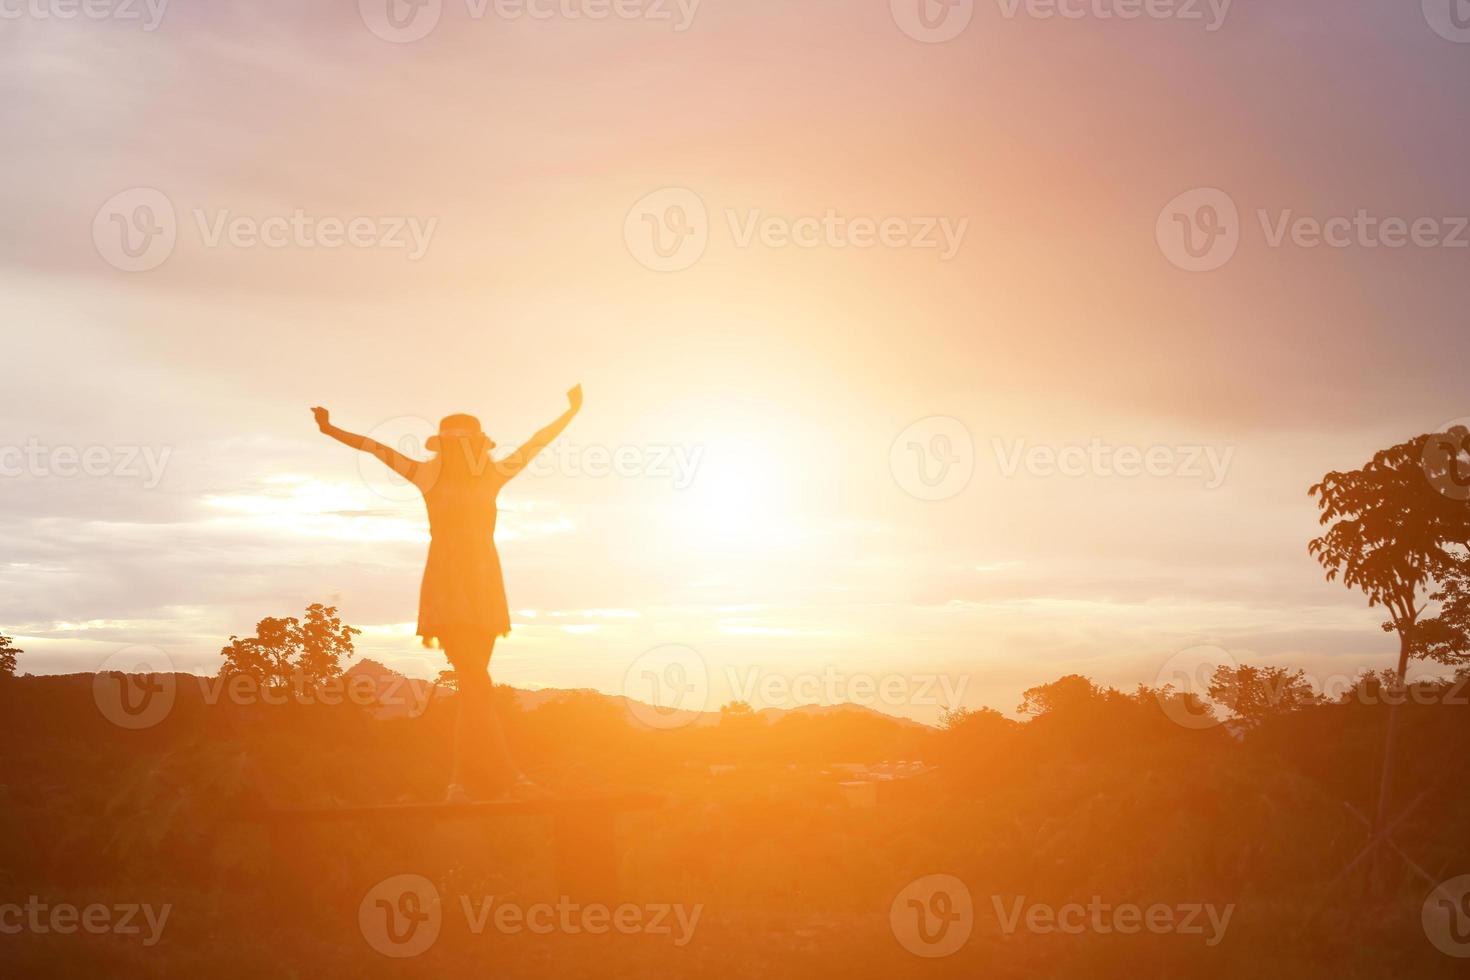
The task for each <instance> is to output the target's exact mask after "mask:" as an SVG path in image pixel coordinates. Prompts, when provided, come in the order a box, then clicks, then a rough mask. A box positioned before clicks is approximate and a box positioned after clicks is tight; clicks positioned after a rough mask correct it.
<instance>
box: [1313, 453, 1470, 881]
mask: <svg viewBox="0 0 1470 980" xmlns="http://www.w3.org/2000/svg"><path fill="white" fill-rule="evenodd" d="M1467 459H1470V431H1467V430H1466V429H1465V427H1464V426H1456V427H1452V428H1450V429H1449V430H1447V431H1445V432H1435V433H1428V434H1425V435H1422V436H1417V437H1416V438H1414V439H1410V440H1409V441H1408V442H1402V443H1399V444H1398V445H1396V446H1391V447H1390V448H1388V449H1384V450H1382V451H1380V452H1378V453H1376V454H1375V455H1374V456H1373V458H1372V459H1371V460H1369V461H1368V463H1367V464H1365V465H1364V466H1363V467H1362V468H1361V469H1356V470H1351V471H1349V472H1346V473H1338V472H1332V473H1328V474H1327V475H1326V476H1324V477H1323V478H1322V482H1321V483H1318V484H1316V485H1315V486H1313V487H1312V488H1311V489H1310V490H1309V491H1308V493H1309V494H1310V495H1311V496H1313V497H1316V498H1317V506H1318V508H1319V509H1320V510H1321V516H1320V522H1321V523H1322V524H1323V525H1331V526H1330V527H1328V529H1327V533H1326V534H1324V535H1322V536H1321V537H1319V538H1315V539H1313V540H1312V542H1311V543H1310V544H1309V545H1308V546H1307V547H1308V550H1309V551H1310V552H1311V554H1312V556H1313V557H1315V558H1316V559H1317V561H1318V562H1319V563H1321V565H1322V567H1323V568H1324V569H1326V571H1327V580H1328V581H1329V582H1330V581H1333V580H1335V579H1338V578H1341V579H1342V583H1343V585H1345V586H1347V587H1348V588H1350V589H1361V590H1362V591H1363V593H1364V594H1365V595H1367V596H1368V605H1369V606H1370V607H1371V606H1380V605H1381V606H1383V607H1384V609H1386V610H1387V611H1388V616H1389V618H1388V620H1387V622H1385V623H1384V624H1383V629H1384V630H1385V631H1386V632H1396V633H1397V634H1398V637H1399V658H1398V665H1397V669H1396V670H1395V672H1394V680H1395V682H1396V685H1397V688H1398V690H1399V691H1401V690H1402V689H1403V686H1404V677H1405V674H1406V673H1407V671H1408V668H1409V661H1410V660H1411V659H1413V658H1415V657H1434V656H1436V655H1437V654H1438V656H1440V657H1442V656H1448V655H1453V654H1454V653H1455V651H1463V650H1464V647H1465V633H1464V630H1465V627H1466V622H1465V618H1464V615H1463V608H1464V606H1463V603H1462V602H1460V600H1459V598H1458V597H1459V596H1460V595H1461V594H1462V593H1461V590H1460V586H1458V585H1457V584H1456V583H1463V574H1464V568H1465V548H1466V546H1467V545H1470V466H1467V465H1466V461H1467ZM1435 583H1438V584H1439V589H1438V591H1434V587H1435ZM1435 601H1440V602H1441V605H1442V608H1441V611H1440V614H1439V615H1438V616H1435V617H1430V618H1428V619H1426V618H1424V613H1425V611H1426V608H1427V607H1428V606H1429V605H1431V604H1432V603H1434V602H1435ZM1457 630H1458V634H1457ZM1401 701H1402V698H1399V697H1395V698H1394V699H1393V702H1392V705H1391V707H1390V708H1389V714H1388V732H1387V735H1386V736H1385V741H1384V749H1383V771H1382V775H1381V777H1380V780H1379V788H1378V807H1377V811H1376V815H1375V818H1374V822H1373V832H1374V837H1373V843H1372V844H1370V847H1373V848H1374V849H1375V850H1374V859H1375V866H1376V861H1377V857H1378V850H1377V845H1378V843H1379V838H1380V835H1381V833H1382V832H1383V828H1384V827H1385V824H1386V821H1387V819H1388V808H1389V800H1390V797H1391V795H1392V790H1393V775H1394V748H1395V742H1396V739H1397V733H1398V717H1399V704H1400V702H1401ZM1373 877H1375V878H1376V875H1373Z"/></svg>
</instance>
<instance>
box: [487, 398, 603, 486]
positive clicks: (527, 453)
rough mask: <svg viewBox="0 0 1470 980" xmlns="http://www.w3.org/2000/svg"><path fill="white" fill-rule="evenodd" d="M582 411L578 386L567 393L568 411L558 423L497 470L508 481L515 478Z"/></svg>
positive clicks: (503, 462) (536, 436)
mask: <svg viewBox="0 0 1470 980" xmlns="http://www.w3.org/2000/svg"><path fill="white" fill-rule="evenodd" d="M581 410H582V386H581V385H577V386H576V387H575V388H573V389H572V390H571V391H568V392H567V410H566V411H565V412H562V413H561V415H560V416H559V417H558V418H557V419H556V421H554V422H552V423H551V424H550V425H548V426H546V427H545V428H543V429H541V430H540V431H539V432H537V433H536V434H535V435H534V436H532V437H531V438H530V439H528V440H526V443H525V445H523V446H521V448H520V449H517V450H516V451H515V452H513V453H511V454H510V455H509V456H507V457H505V458H504V459H502V460H500V461H499V462H498V463H496V464H495V467H496V469H498V470H499V471H500V472H501V473H502V474H503V475H504V476H505V478H506V479H507V480H509V479H510V478H511V477H513V476H515V475H516V474H517V473H519V472H520V471H521V470H523V469H525V468H526V466H527V465H528V464H529V463H530V462H531V460H533V459H535V458H536V457H537V456H538V455H539V454H540V453H541V450H543V449H545V448H546V447H547V446H548V445H549V444H550V443H551V440H553V439H555V438H556V437H557V436H559V435H561V434H562V430H564V429H565V428H566V427H567V426H568V425H570V424H571V421H572V419H573V418H575V417H576V415H577V413H578V412H580V411H581Z"/></svg>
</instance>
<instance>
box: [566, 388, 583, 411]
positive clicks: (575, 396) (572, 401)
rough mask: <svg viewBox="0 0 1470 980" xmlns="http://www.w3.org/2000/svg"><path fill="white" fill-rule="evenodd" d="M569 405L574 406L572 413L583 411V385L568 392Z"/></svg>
mask: <svg viewBox="0 0 1470 980" xmlns="http://www.w3.org/2000/svg"><path fill="white" fill-rule="evenodd" d="M567 404H569V405H571V406H572V411H573V412H580V411H581V410H582V386H581V385H577V386H576V387H575V388H573V389H572V390H571V391H568V392H567Z"/></svg>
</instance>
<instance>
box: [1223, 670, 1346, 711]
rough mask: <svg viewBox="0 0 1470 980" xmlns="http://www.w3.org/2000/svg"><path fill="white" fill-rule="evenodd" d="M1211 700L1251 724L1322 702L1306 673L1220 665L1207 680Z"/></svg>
mask: <svg viewBox="0 0 1470 980" xmlns="http://www.w3.org/2000/svg"><path fill="white" fill-rule="evenodd" d="M1209 691H1210V699H1211V700H1213V701H1215V702H1216V703H1218V704H1221V705H1224V706H1225V707H1226V708H1229V709H1230V710H1231V711H1233V712H1235V713H1236V714H1237V715H1239V716H1240V717H1241V718H1242V719H1243V720H1245V721H1246V722H1248V723H1249V724H1252V725H1259V724H1260V723H1261V722H1263V721H1265V720H1266V719H1268V718H1272V717H1275V716H1278V715H1285V714H1290V713H1291V712H1293V711H1300V710H1301V709H1302V708H1307V707H1311V706H1312V705H1316V704H1320V703H1321V702H1322V698H1321V696H1320V695H1319V694H1318V693H1317V692H1316V691H1315V690H1314V689H1313V688H1312V685H1311V683H1310V682H1309V681H1308V680H1307V676H1306V674H1304V673H1302V672H1301V671H1300V670H1295V671H1293V670H1288V669H1287V668H1285V667H1251V666H1248V665H1245V664H1241V665H1239V666H1235V667H1232V666H1230V665H1228V664H1221V665H1220V666H1219V667H1217V668H1215V674H1214V676H1213V677H1211V678H1210V688H1209Z"/></svg>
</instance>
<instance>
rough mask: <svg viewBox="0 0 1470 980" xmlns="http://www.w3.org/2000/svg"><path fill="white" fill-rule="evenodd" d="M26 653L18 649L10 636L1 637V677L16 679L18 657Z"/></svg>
mask: <svg viewBox="0 0 1470 980" xmlns="http://www.w3.org/2000/svg"><path fill="white" fill-rule="evenodd" d="M22 653H25V651H24V650H20V649H17V648H16V646H15V642H14V641H13V640H12V639H11V638H10V637H8V636H0V677H14V676H15V663H16V657H18V656H19V655H20V654H22Z"/></svg>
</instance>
